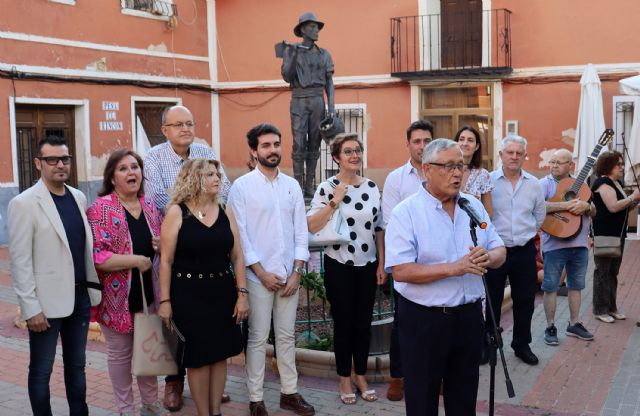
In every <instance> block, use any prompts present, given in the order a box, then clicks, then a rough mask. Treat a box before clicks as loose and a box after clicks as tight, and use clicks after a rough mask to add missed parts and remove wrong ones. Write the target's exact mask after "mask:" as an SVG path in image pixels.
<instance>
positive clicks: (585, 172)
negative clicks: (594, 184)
mask: <svg viewBox="0 0 640 416" xmlns="http://www.w3.org/2000/svg"><path fill="white" fill-rule="evenodd" d="M602 146H604V145H602V144H598V145H596V147H595V148H594V149H593V152H591V155H590V156H589V157H588V158H587V162H586V163H585V164H584V166H583V167H582V169H580V173H579V174H578V177H577V178H576V180H575V181H574V182H573V185H571V188H570V190H571V191H572V192H574V193H575V194H577V193H578V191H579V190H580V187H581V186H582V184H583V183H584V181H585V179H587V176H589V172H591V168H593V165H594V164H595V163H596V158H597V157H598V155H599V154H600V151H601V150H602Z"/></svg>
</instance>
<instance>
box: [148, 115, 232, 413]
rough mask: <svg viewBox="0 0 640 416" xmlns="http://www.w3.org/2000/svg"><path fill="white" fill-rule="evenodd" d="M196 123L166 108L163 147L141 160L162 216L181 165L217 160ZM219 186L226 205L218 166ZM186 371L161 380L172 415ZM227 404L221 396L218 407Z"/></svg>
mask: <svg viewBox="0 0 640 416" xmlns="http://www.w3.org/2000/svg"><path fill="white" fill-rule="evenodd" d="M195 127H196V123H195V121H194V120H193V114H191V111H189V109H188V108H187V107H184V106H181V105H176V106H173V107H168V108H167V109H165V110H164V112H163V113H162V134H164V136H165V137H166V138H167V141H166V142H165V143H161V144H158V145H156V146H153V147H152V148H151V149H150V150H149V152H148V153H147V155H146V156H145V158H144V176H145V177H144V187H145V190H146V193H147V195H148V196H150V197H151V198H152V199H153V202H154V203H155V204H156V206H157V207H158V208H159V209H160V210H161V211H162V212H164V211H165V209H166V208H167V204H168V203H169V199H170V194H171V189H172V188H173V185H174V184H175V182H176V177H177V176H178V173H179V172H180V169H182V165H183V164H184V162H186V161H187V160H189V159H195V158H206V159H213V160H218V158H217V156H216V154H215V153H214V152H213V150H212V149H211V148H210V147H209V146H206V145H204V144H200V143H194V142H193V140H194V138H195V134H194V131H195ZM220 174H221V175H222V184H221V190H220V198H221V200H222V202H226V199H227V195H228V193H229V188H230V187H231V183H230V182H229V179H227V176H226V175H225V173H224V169H223V168H222V164H221V165H220ZM185 375H186V370H185V369H184V368H182V367H181V368H179V369H178V374H177V375H173V376H167V377H166V378H165V382H166V384H165V388H164V401H163V405H164V407H165V408H166V409H168V410H170V411H172V412H176V411H178V410H180V409H181V408H182V406H183V404H184V401H183V399H182V392H183V390H184V377H185ZM229 400H230V398H229V396H228V395H226V394H223V395H222V403H226V402H228V401H229Z"/></svg>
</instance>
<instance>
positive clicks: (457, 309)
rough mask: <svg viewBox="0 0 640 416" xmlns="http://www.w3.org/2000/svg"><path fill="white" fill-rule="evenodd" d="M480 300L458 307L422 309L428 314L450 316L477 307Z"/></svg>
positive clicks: (428, 307)
mask: <svg viewBox="0 0 640 416" xmlns="http://www.w3.org/2000/svg"><path fill="white" fill-rule="evenodd" d="M480 302H481V301H480V299H478V300H477V301H475V302H471V303H464V304H462V305H458V306H424V308H425V309H426V310H428V311H430V312H438V313H444V314H446V315H452V314H454V313H460V312H464V311H468V310H470V309H473V308H475V307H477V306H478V305H479V304H480Z"/></svg>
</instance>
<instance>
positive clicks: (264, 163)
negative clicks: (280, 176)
mask: <svg viewBox="0 0 640 416" xmlns="http://www.w3.org/2000/svg"><path fill="white" fill-rule="evenodd" d="M272 156H277V158H278V159H277V160H276V161H275V162H270V161H269V159H270V158H271V157H272ZM281 159H282V156H280V155H274V154H270V155H269V156H267V157H266V158H263V157H260V156H258V163H260V164H261V165H262V166H264V167H267V168H275V167H278V165H279V164H280V160H281Z"/></svg>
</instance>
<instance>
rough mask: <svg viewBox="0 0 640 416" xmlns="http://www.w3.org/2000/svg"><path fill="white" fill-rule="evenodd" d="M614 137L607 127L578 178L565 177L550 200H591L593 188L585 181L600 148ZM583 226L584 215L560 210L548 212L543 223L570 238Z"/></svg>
mask: <svg viewBox="0 0 640 416" xmlns="http://www.w3.org/2000/svg"><path fill="white" fill-rule="evenodd" d="M612 138H613V130H611V129H606V130H605V131H604V132H603V133H602V136H600V138H599V139H598V144H597V145H596V147H595V148H594V149H593V152H591V155H590V156H589V157H588V158H587V162H586V163H585V164H584V166H583V167H582V169H580V174H579V175H578V177H577V178H564V179H563V180H561V181H560V182H559V183H558V187H557V189H556V194H555V195H554V196H553V198H551V199H549V200H548V201H549V202H566V201H571V200H572V199H580V200H581V201H589V199H591V190H590V189H589V186H587V184H586V183H584V181H585V179H587V176H589V172H591V168H593V165H594V164H595V163H596V158H597V157H598V155H599V154H600V150H602V147H603V146H605V145H606V144H607V143H609V141H611V139H612ZM581 226H582V215H574V214H572V213H570V212H569V211H558V212H552V213H550V214H547V217H546V218H545V220H544V222H543V223H542V227H541V228H542V231H544V232H545V233H547V234H550V235H552V236H554V237H558V238H562V239H565V240H569V239H571V238H574V237H575V236H576V235H577V234H578V233H579V232H580V227H581Z"/></svg>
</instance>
